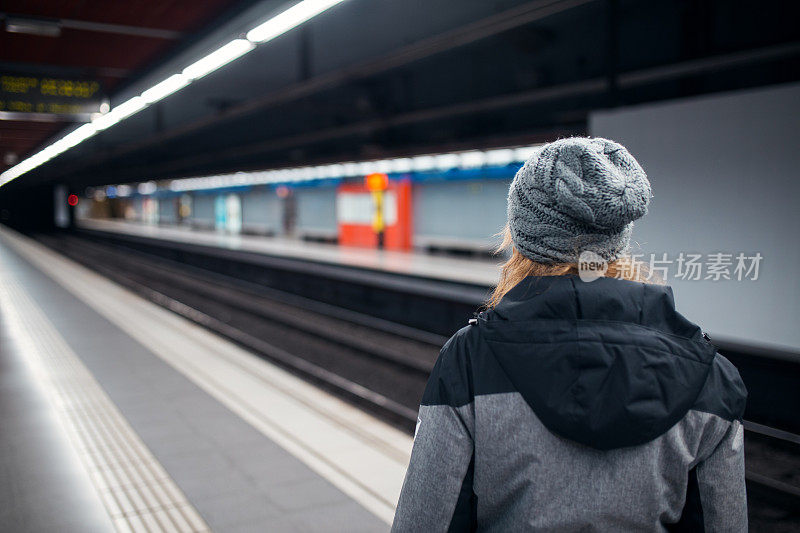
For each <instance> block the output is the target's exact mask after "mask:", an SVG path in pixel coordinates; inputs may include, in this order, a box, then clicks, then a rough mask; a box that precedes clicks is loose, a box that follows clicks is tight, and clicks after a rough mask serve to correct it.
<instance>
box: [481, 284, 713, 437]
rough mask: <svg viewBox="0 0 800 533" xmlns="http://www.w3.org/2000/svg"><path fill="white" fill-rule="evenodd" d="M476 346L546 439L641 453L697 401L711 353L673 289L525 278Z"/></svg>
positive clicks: (484, 326)
mask: <svg viewBox="0 0 800 533" xmlns="http://www.w3.org/2000/svg"><path fill="white" fill-rule="evenodd" d="M479 324H480V328H481V332H482V337H483V338H484V340H485V341H486V343H487V344H488V345H489V348H490V350H491V352H492V355H493V356H494V357H495V359H496V360H497V362H498V364H499V365H500V367H501V368H502V369H503V371H504V372H505V374H506V375H507V377H508V378H509V380H510V381H511V383H512V384H513V385H514V387H515V388H516V389H517V390H518V391H519V392H520V394H522V396H523V397H524V398H525V401H526V402H527V403H528V404H529V405H530V406H531V408H532V409H533V410H534V412H535V413H536V415H537V416H538V417H539V419H540V420H541V421H542V422H543V423H544V424H545V426H547V427H548V429H550V430H551V431H553V432H555V433H557V434H560V435H562V436H564V437H567V438H569V439H571V440H574V441H577V442H580V443H582V444H585V445H587V446H591V447H593V448H598V449H603V450H607V449H612V448H620V447H624V446H634V445H638V444H643V443H645V442H648V441H650V440H653V439H654V438H656V437H658V436H659V435H661V434H663V433H665V432H666V431H667V430H668V429H669V428H671V427H672V426H673V425H675V424H676V423H677V422H678V421H679V420H680V419H681V418H683V416H684V415H685V414H686V413H687V411H688V410H689V409H690V408H691V407H692V406H693V405H694V403H695V400H696V399H697V398H698V396H699V394H700V392H701V390H702V389H703V386H704V384H705V382H706V379H707V377H708V374H709V370H710V368H711V364H712V362H713V360H714V356H715V354H716V350H715V348H714V346H713V345H712V344H711V343H710V342H709V341H708V340H707V339H706V338H704V335H703V332H702V330H701V329H700V328H699V327H698V326H697V325H695V324H693V323H692V322H690V321H689V320H687V319H686V318H685V317H683V316H682V315H681V314H680V313H678V312H677V311H676V310H675V302H674V298H673V294H672V289H671V288H670V287H669V286H664V285H651V284H645V283H638V282H633V281H627V280H621V279H615V278H605V277H603V278H599V279H596V280H594V281H591V282H584V281H582V280H581V279H580V278H579V277H578V276H574V275H566V276H545V277H536V276H531V277H528V278H526V279H525V280H523V281H522V282H520V283H519V284H518V285H517V286H516V287H514V288H513V289H512V290H511V291H509V292H508V293H507V294H506V295H505V296H504V297H503V299H502V301H501V302H500V304H498V305H497V306H496V307H495V308H494V309H492V310H490V311H487V312H485V313H482V314H481V317H480V319H479Z"/></svg>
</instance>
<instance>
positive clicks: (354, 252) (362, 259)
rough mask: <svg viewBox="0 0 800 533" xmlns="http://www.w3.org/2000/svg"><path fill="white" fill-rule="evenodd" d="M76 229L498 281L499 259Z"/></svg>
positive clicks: (161, 230)
mask: <svg viewBox="0 0 800 533" xmlns="http://www.w3.org/2000/svg"><path fill="white" fill-rule="evenodd" d="M76 224H77V226H78V227H79V228H86V229H90V230H98V231H107V232H112V233H123V234H126V235H136V236H139V237H148V238H151V239H161V240H166V241H176V242H186V243H191V244H200V245H204V246H215V247H218V248H226V249H231V250H242V251H247V252H256V253H262V254H265V255H272V256H279V257H289V258H293V259H306V260H308V261H316V262H322V263H330V264H334V265H342V266H351V267H359V268H367V269H371V270H378V271H384V272H391V273H394V274H403V275H408V276H418V277H423V278H431V279H440V280H444V281H454V282H459V283H471V284H476V285H483V286H491V285H495V284H496V283H497V278H498V276H499V272H500V271H499V269H498V263H499V261H490V260H487V259H465V258H455V257H442V256H435V255H430V254H425V253H420V252H399V251H393V250H376V249H371V248H357V247H352V246H339V245H335V244H321V243H313V242H305V241H300V240H297V239H287V238H284V237H259V236H250V235H232V234H229V233H221V232H215V231H201V230H192V229H189V228H186V227H179V226H152V225H145V224H137V223H133V222H126V221H122V220H108V219H105V220H101V219H83V220H78V221H76Z"/></svg>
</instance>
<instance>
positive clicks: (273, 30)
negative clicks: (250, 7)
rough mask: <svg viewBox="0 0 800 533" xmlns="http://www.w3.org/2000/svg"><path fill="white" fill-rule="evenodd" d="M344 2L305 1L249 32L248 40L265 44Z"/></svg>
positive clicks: (327, 0) (337, 0) (339, 0)
mask: <svg viewBox="0 0 800 533" xmlns="http://www.w3.org/2000/svg"><path fill="white" fill-rule="evenodd" d="M342 1H343V0H304V1H302V2H300V3H299V4H295V5H294V6H292V7H290V8H289V9H287V10H286V11H284V12H283V13H281V14H280V15H276V16H274V17H272V18H271V19H269V20H268V21H266V22H265V23H263V24H261V25H260V26H256V27H255V28H253V29H252V30H250V31H249V32H247V39H248V40H250V41H253V42H254V43H264V42H267V41H269V40H272V39H274V38H275V37H278V36H279V35H283V34H284V33H286V32H287V31H289V30H291V29H293V28H296V27H297V26H299V25H300V24H302V23H304V22H306V21H307V20H309V19H312V18H314V17H316V16H317V15H319V14H320V13H322V12H323V11H326V10H328V9H330V8H332V7H333V6H335V5H336V4H340V3H342Z"/></svg>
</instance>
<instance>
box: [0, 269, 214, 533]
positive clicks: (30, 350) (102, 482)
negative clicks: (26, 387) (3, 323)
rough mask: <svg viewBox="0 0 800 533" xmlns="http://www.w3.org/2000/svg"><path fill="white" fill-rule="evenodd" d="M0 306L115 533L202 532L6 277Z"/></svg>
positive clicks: (133, 436)
mask: <svg viewBox="0 0 800 533" xmlns="http://www.w3.org/2000/svg"><path fill="white" fill-rule="evenodd" d="M0 306H2V311H3V314H4V316H5V317H6V319H7V320H8V321H9V325H10V326H11V328H12V330H13V331H14V332H15V337H16V340H17V341H18V342H19V343H20V345H21V346H22V347H23V349H24V351H25V354H26V356H27V361H28V363H29V364H30V366H31V369H32V370H33V371H34V372H35V374H36V376H37V378H38V379H39V380H40V383H41V384H42V387H43V390H44V391H45V392H46V394H47V396H48V398H49V400H50V402H51V404H52V405H53V408H54V411H55V413H56V415H57V417H58V418H59V421H60V422H61V423H62V425H63V426H64V428H65V430H66V432H67V434H68V435H69V438H70V441H71V442H72V443H73V446H74V447H75V450H76V452H77V454H78V456H79V457H80V459H81V461H82V462H83V465H84V466H85V467H86V470H87V471H88V472H89V475H90V476H91V480H92V483H93V484H94V486H95V488H96V489H97V492H98V494H99V495H100V498H101V499H102V501H103V504H104V505H105V507H106V510H107V511H108V514H109V516H110V517H111V519H112V521H113V523H114V525H115V526H116V528H117V530H118V531H120V532H128V531H134V532H140V531H144V532H162V531H165V532H205V531H209V528H208V526H207V525H206V523H205V522H204V521H203V519H202V518H201V517H200V515H199V514H198V513H197V511H196V510H195V508H194V507H193V506H192V505H191V504H190V503H189V502H188V501H187V499H186V497H185V496H184V494H183V493H182V492H181V490H180V489H179V488H178V487H177V486H176V485H175V483H174V482H173V481H172V479H171V478H170V477H169V475H168V474H167V472H166V471H165V470H164V469H163V467H162V466H161V465H160V464H159V462H158V461H157V460H156V459H155V457H153V455H152V454H151V453H150V451H149V450H148V449H147V447H146V446H145V444H144V443H143V442H142V441H141V439H140V438H139V437H138V435H136V433H135V432H134V431H133V429H132V428H131V426H130V425H129V424H128V422H127V421H126V420H125V419H124V418H123V416H122V415H121V413H120V412H119V410H118V409H117V408H116V406H115V405H114V404H113V403H112V401H111V399H110V398H109V397H108V396H107V395H106V393H105V392H104V391H103V389H102V388H101V387H100V385H99V384H98V383H97V381H96V380H95V379H94V377H93V376H92V375H91V373H90V372H89V371H88V370H87V369H86V367H85V366H84V365H83V363H82V362H81V361H80V359H79V358H78V356H77V355H76V354H75V353H74V352H73V351H72V349H71V348H70V347H69V345H68V344H67V343H66V341H65V340H64V338H63V337H62V336H61V335H60V334H59V332H58V331H57V330H56V329H55V327H54V326H53V325H52V324H51V323H50V321H49V320H48V318H47V316H46V315H45V314H44V313H43V312H42V311H41V309H39V307H38V306H37V304H36V303H35V302H34V301H33V300H32V299H31V298H30V296H28V294H26V293H25V291H24V290H22V289H21V288H20V287H19V285H17V284H16V282H15V281H14V280H13V279H12V278H11V276H8V275H6V276H3V279H2V283H0Z"/></svg>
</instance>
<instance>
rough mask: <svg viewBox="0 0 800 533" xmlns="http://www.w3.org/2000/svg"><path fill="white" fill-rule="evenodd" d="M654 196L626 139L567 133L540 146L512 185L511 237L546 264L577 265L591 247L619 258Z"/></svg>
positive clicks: (607, 257)
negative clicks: (574, 135)
mask: <svg viewBox="0 0 800 533" xmlns="http://www.w3.org/2000/svg"><path fill="white" fill-rule="evenodd" d="M651 196H652V194H651V191H650V182H649V181H648V180H647V175H646V174H645V173H644V170H642V167H641V166H639V163H637V162H636V160H635V159H634V158H633V156H632V155H631V154H630V153H628V151H627V150H626V149H625V147H623V146H622V145H620V144H617V143H615V142H613V141H609V140H608V139H602V138H599V137H598V138H585V137H573V138H569V139H560V140H558V141H555V142H552V143H549V144H546V145H544V146H542V147H541V148H540V149H539V150H537V151H536V153H535V154H534V155H532V156H531V157H530V159H528V161H526V162H525V164H524V165H523V166H522V168H521V169H519V171H518V172H517V175H516V176H515V177H514V181H513V182H512V183H511V187H510V188H509V191H508V225H509V228H510V229H511V239H512V242H513V243H514V246H515V247H516V248H517V250H519V252H520V253H521V254H522V255H524V256H526V257H528V258H529V259H532V260H534V261H537V262H541V263H556V262H565V263H577V262H578V257H579V256H580V254H581V252H583V251H586V250H588V251H592V252H594V253H596V254H597V255H599V256H600V257H602V258H603V259H605V260H606V261H613V260H615V259H618V258H619V257H620V256H622V255H623V254H625V253H627V252H628V249H629V245H630V239H631V232H632V231H633V221H634V220H636V219H638V218H641V217H642V216H644V215H645V214H646V213H647V205H648V204H649V203H650V197H651Z"/></svg>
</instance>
